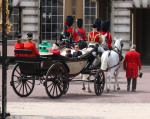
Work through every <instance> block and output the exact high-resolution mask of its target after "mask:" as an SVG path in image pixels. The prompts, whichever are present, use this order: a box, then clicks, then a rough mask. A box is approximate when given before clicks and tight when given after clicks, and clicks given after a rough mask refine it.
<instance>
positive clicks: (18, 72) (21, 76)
mask: <svg viewBox="0 0 150 119" xmlns="http://www.w3.org/2000/svg"><path fill="white" fill-rule="evenodd" d="M16 71H17V73H18V74H19V75H20V76H21V74H20V72H19V71H18V70H17V69H16ZM21 77H22V76H21Z"/></svg>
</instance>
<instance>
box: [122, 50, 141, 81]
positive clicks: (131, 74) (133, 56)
mask: <svg viewBox="0 0 150 119" xmlns="http://www.w3.org/2000/svg"><path fill="white" fill-rule="evenodd" d="M138 67H139V69H141V61H140V54H139V53H138V52H136V51H129V52H127V53H126V55H125V60H124V68H125V69H126V77H127V78H137V77H138Z"/></svg>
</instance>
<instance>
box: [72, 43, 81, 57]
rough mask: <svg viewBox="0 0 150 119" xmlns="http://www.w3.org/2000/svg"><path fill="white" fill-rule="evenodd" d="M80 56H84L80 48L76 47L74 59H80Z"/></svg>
mask: <svg viewBox="0 0 150 119" xmlns="http://www.w3.org/2000/svg"><path fill="white" fill-rule="evenodd" d="M80 55H82V52H81V51H79V46H78V45H75V52H74V53H73V57H78V56H80Z"/></svg>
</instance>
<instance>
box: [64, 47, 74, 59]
mask: <svg viewBox="0 0 150 119" xmlns="http://www.w3.org/2000/svg"><path fill="white" fill-rule="evenodd" d="M65 56H66V57H68V58H72V54H71V49H69V48H67V49H66V55H65Z"/></svg>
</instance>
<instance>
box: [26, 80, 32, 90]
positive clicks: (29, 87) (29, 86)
mask: <svg viewBox="0 0 150 119" xmlns="http://www.w3.org/2000/svg"><path fill="white" fill-rule="evenodd" d="M26 84H27V86H28V88H29V89H30V90H31V88H30V86H29V84H28V83H27V82H26Z"/></svg>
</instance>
